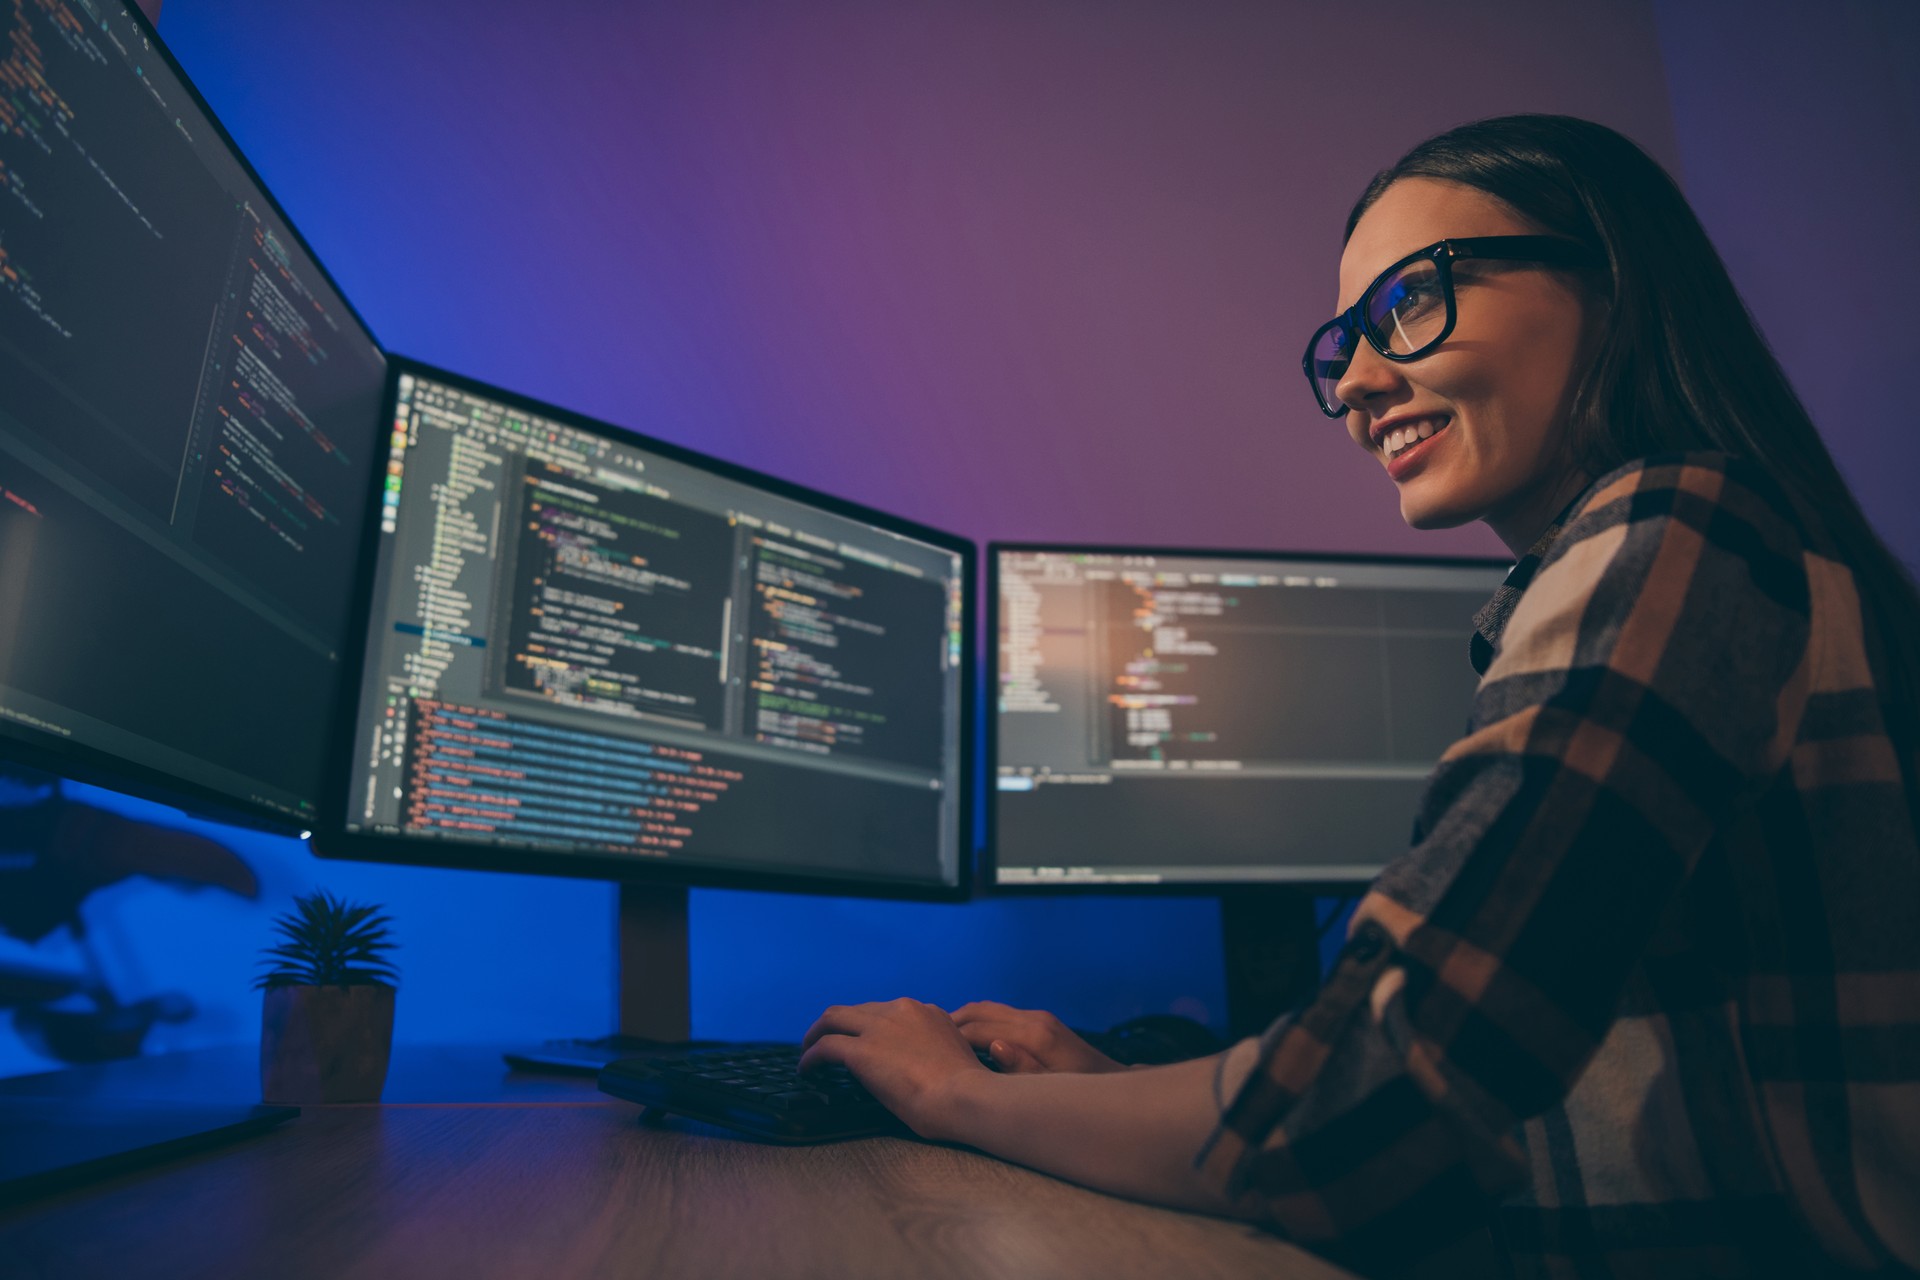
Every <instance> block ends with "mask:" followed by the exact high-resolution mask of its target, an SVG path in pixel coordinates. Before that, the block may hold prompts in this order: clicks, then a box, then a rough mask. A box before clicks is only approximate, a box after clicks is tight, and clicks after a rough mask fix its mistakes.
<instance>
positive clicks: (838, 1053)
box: [800, 1023, 858, 1071]
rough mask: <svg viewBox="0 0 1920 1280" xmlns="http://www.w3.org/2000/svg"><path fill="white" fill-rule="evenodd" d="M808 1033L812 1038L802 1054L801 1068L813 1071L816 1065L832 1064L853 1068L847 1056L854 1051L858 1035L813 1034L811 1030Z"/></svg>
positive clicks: (827, 1065) (828, 1065)
mask: <svg viewBox="0 0 1920 1280" xmlns="http://www.w3.org/2000/svg"><path fill="white" fill-rule="evenodd" d="M814 1025H815V1026H818V1025H819V1024H818V1023H815V1024H814ZM808 1035H809V1036H811V1037H812V1038H811V1039H810V1040H809V1042H808V1043H807V1045H806V1048H805V1050H804V1051H803V1052H802V1053H801V1055H800V1070H802V1071H811V1070H813V1069H814V1068H815V1067H832V1066H840V1067H847V1068H848V1069H849V1070H851V1069H852V1068H851V1066H850V1065H849V1064H848V1062H847V1056H848V1054H849V1053H851V1052H852V1050H853V1047H854V1045H855V1043H856V1041H857V1039H858V1038H857V1037H855V1036H843V1035H834V1034H831V1033H828V1034H824V1035H819V1036H813V1035H812V1033H811V1032H809V1033H808Z"/></svg>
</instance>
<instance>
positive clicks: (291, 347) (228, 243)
mask: <svg viewBox="0 0 1920 1280" xmlns="http://www.w3.org/2000/svg"><path fill="white" fill-rule="evenodd" d="M6 22H7V23H8V24H10V26H11V33H10V37H9V39H8V40H7V41H6V42H5V43H0V756H5V757H7V758H10V759H12V760H14V761H16V762H23V763H27V764H33V765H39V766H42V767H46V768H50V769H53V770H56V771H60V772H65V773H69V774H75V775H79V776H83V777H90V778H94V779H96V780H99V781H102V782H105V783H107V784H108V785H110V786H117V787H120V788H122V789H125V790H132V791H140V792H144V793H147V794H154V795H158V796H160V797H161V798H165V799H190V800H199V801H208V802H212V804H213V805H214V806H215V807H216V808H218V809H219V810H220V811H221V812H222V813H225V814H227V815H229V816H233V815H239V816H247V817H252V818H255V819H264V820H266V821H268V822H269V823H270V824H275V825H286V826H305V825H309V824H311V823H312V822H313V821H314V819H315V815H316V813H317V805H318V802H319V797H320V788H321V784H322V781H323V779H324V776H325V769H326V751H325V744H326V731H327V727H328V723H329V717H330V715H331V714H332V712H333V710H334V707H335V705H336V698H337V686H338V680H339V669H340V662H339V658H340V655H341V653H342V652H343V650H344V647H345V642H346V632H347V626H348V621H347V616H348V613H349V606H350V600H351V594H352V583H353V574H354V571H355V567H356V563H357V553H358V549H359V538H360V530H361V525H362V523H363V521H362V515H363V512H364V510H365V502H366V477H367V474H368V472H369V469H370V468H371V467H373V466H374V465H375V463H374V460H373V458H372V456H371V455H372V452H373V446H374V444H375V438H376V435H377V433H378V431H379V423H380V396H381V391H382V387H383V385H384V372H385V362H384V360H383V358H382V356H381V354H380V351H379V349H378V348H377V347H376V346H375V345H374V341H373V338H372V337H371V335H369V333H368V332H367V330H366V328H365V327H364V326H363V325H362V324H361V323H360V321H359V319H358V318H357V317H356V316H355V315H354V313H353V311H352V310H351V309H350V308H349V307H348V306H347V304H346V302H345V301H344V300H343V299H342V298H341V297H340V295H339V293H338V292H336V291H335V289H334V288H333V286H332V284H331V282H330V281H329V280H328V278H327V275H326V273H325V272H324V271H323V270H322V269H321V268H320V266H319V264H318V263H316V262H315V261H314V259H313V257H312V255H311V254H310V253H309V252H308V251H307V249H306V246H305V245H304V243H303V242H302V241H301V240H300V238H299V236H298V235H296V234H295V233H294V231H293V228H292V227H291V226H290V225H289V224H288V222H287V220H286V218H285V217H284V216H283V215H282V214H281V212H280V210H279V208H278V207H277V206H276V205H275V204H274V202H273V200H272V198H271V197H270V196H268V194H267V193H266V191H265V190H264V189H263V188H262V187H261V185H260V183H259V180H258V179H257V178H256V177H255V176H254V175H253V173H252V171H251V170H250V169H249V168H248V166H247V163H246V161H245V160H244V159H243V158H242V157H241V156H240V154H239V153H238V152H237V151H236V150H235V149H234V147H233V144H232V142H231V140H230V139H229V138H228V137H227V136H226V134H225V133H224V132H223V131H222V130H221V128H220V126H219V125H218V124H217V123H216V122H215V121H214V119H213V117H212V116H211V115H210V114H208V112H207V110H206V108H205V106H204V104H203V103H202V102H201V101H200V99H199V97H198V96H197V95H196V94H195V93H194V91H193V90H192V89H191V87H189V85H188V84H187V82H186V80H185V79H184V78H183V77H182V76H181V74H180V73H179V70H178V68H177V67H176V66H175V65H174V64H173V62H172V60H171V59H170V58H169V57H168V56H167V55H166V53H165V51H164V50H163V49H161V47H160V45H159V41H158V38H157V37H155V36H154V34H153V31H152V28H151V27H150V26H149V25H148V24H147V23H146V21H145V19H144V18H142V17H140V16H139V14H138V13H137V11H135V10H134V9H133V8H132V7H131V6H125V7H123V6H122V5H121V4H120V3H118V2H117V0H91V2H81V0H34V2H33V3H29V4H23V5H15V6H13V9H12V17H11V18H10V19H7V20H6Z"/></svg>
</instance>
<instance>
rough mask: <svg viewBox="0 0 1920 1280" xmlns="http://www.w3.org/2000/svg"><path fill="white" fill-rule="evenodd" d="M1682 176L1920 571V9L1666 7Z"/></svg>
mask: <svg viewBox="0 0 1920 1280" xmlns="http://www.w3.org/2000/svg"><path fill="white" fill-rule="evenodd" d="M1654 9H1655V13H1656V15H1657V17H1658V21H1659V31H1660V44H1661V48H1662V50H1663V52H1664V54H1665V57H1666V64H1667V84H1668V90H1669V92H1670V94H1671V95H1672V99H1673V128H1674V133H1675V135H1676V136H1677V138H1678V140H1679V148H1680V176H1681V180H1682V184H1683V185H1684V186H1685V188H1686V191H1687V195H1688V196H1689V197H1690V198H1691V199H1692V201H1693V204H1694V207H1695V209H1697V210H1698V211H1699V214H1700V217H1701V220H1702V221H1703V222H1705V223H1706V227H1707V231H1708V232H1709V234H1711V235H1712V236H1713V239H1714V243H1715V244H1716V245H1717V246H1718V247H1719V249H1720V253H1721V256H1722V257H1724V258H1725V259H1726V262H1727V267H1728V269H1729V270H1730V271H1731V272H1732V273H1733V278H1734V281H1735V283H1737V284H1738V285H1739V286H1740V292H1741V293H1742V294H1743V295H1744V296H1745V298H1746V300H1747V306H1748V307H1749V308H1750V309H1751V310H1752V311H1753V314H1754V317H1755V319H1757V320H1758V321H1759V322H1760V327H1761V328H1762V329H1763V330H1764V331H1765V332H1766V335H1767V338H1768V340H1769V341H1770V342H1771V343H1772V344H1773V348H1774V351H1775V353H1776V354H1777V355H1778V356H1779V357H1780V361H1781V363H1782V364H1783V365H1785V366H1786V370H1787V375H1788V376H1789V377H1790V378H1792V379H1793V384H1794V387H1795V388H1796V389H1797V390H1798V391H1799V392H1800V395H1801V398H1802V399H1804V400H1805V401H1806V404H1807V408H1808V409H1809V410H1810V411H1811V412H1812V414H1813V420H1814V422H1815V423H1817V424H1818V425H1819V427H1820V430H1821V433H1822V434H1823V435H1824V436H1825V437H1826V440H1827V445H1828V447H1829V448H1830V449H1831V450H1832V451H1833V453H1834V456H1835V458H1836V459H1837V460H1838V461H1839V463H1840V469H1841V470H1842V471H1843V472H1844V473H1845V474H1846V477H1847V480H1848V482H1849V483H1851V484H1852V485H1853V489H1854V492H1855V493H1856V494H1857V495H1858V496H1859V498H1860V501H1861V505H1863V506H1864V507H1865V508H1866V511H1867V515H1868V517H1869V518H1871V519H1872V520H1873V521H1874V524H1875V525H1876V527H1878V528H1879V530H1880V532H1881V536H1883V537H1884V538H1886V539H1887V542H1888V543H1889V544H1890V545H1891V546H1892V548H1893V550H1894V552H1895V553H1896V554H1897V555H1899V556H1900V557H1901V558H1902V559H1904V560H1905V561H1906V562H1907V565H1908V566H1909V567H1910V568H1913V569H1916V570H1920V502H1916V501H1915V499H1914V495H1913V483H1914V478H1915V476H1916V474H1920V433H1916V431H1915V430H1914V427H1913V405H1912V402H1911V401H1910V400H1908V398H1907V396H1906V394H1905V388H1904V387H1903V386H1902V385H1901V379H1902V378H1903V376H1904V375H1906V374H1909V373H1910V372H1911V371H1912V370H1913V369H1914V368H1915V367H1916V365H1917V364H1920V357H1917V356H1916V351H1917V350H1920V346H1917V344H1916V340H1915V323H1914V314H1913V313H1914V304H1913V301H1912V297H1911V294H1912V290H1910V289H1909V288H1907V287H1906V286H1905V285H1904V283H1902V282H1901V281H1900V276H1901V274H1903V269H1902V267H1901V265H1900V264H1901V263H1902V261H1903V260H1904V258H1905V256H1906V254H1907V253H1908V252H1909V246H1911V245H1912V244H1913V242H1914V236H1915V234H1916V232H1920V75H1916V74H1915V66H1916V63H1920V5H1916V4H1913V3H1912V2H1911V0H1831V2H1829V3H1824V4H1807V3H1804V0H1797V2H1796V0H1737V2H1736V0H1656V4H1655V6H1654Z"/></svg>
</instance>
